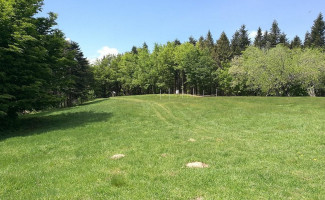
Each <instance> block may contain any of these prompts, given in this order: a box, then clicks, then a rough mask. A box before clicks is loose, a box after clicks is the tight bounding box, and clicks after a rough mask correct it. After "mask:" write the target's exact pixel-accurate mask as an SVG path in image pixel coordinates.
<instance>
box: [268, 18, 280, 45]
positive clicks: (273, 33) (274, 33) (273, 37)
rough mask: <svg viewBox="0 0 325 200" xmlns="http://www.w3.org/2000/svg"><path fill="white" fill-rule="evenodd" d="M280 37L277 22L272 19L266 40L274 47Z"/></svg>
mask: <svg viewBox="0 0 325 200" xmlns="http://www.w3.org/2000/svg"><path fill="white" fill-rule="evenodd" d="M280 37H281V30H280V28H279V25H278V22H277V21H276V20H274V21H273V23H272V27H271V29H270V34H269V40H268V41H269V42H270V44H271V46H272V47H275V46H276V45H277V44H279V43H280Z"/></svg>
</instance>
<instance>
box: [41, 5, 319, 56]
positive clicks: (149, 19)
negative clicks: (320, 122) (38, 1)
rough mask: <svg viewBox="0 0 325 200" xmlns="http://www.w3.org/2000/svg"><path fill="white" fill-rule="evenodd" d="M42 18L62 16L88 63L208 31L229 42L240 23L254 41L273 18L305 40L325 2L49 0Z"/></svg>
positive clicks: (290, 34) (63, 24) (291, 35)
mask: <svg viewBox="0 0 325 200" xmlns="http://www.w3.org/2000/svg"><path fill="white" fill-rule="evenodd" d="M44 4H45V5H44V8H43V13H42V14H41V15H43V14H46V13H48V12H50V11H52V12H55V13H58V15H59V18H58V24H59V28H60V29H61V30H63V32H64V33H66V37H67V38H71V39H72V40H74V41H78V43H80V46H81V48H82V50H83V52H84V53H85V55H86V57H88V58H89V59H95V58H97V57H99V56H100V55H104V54H107V53H113V54H116V53H123V52H125V51H130V50H131V48H132V46H133V45H136V46H140V45H142V44H143V42H146V43H147V44H148V45H149V48H150V49H152V48H153V46H154V43H161V44H164V43H166V42H167V41H173V40H174V39H176V38H177V39H179V40H180V41H181V42H183V41H187V40H188V38H189V36H191V35H192V36H193V37H194V38H195V39H198V38H199V37H200V36H201V35H203V36H205V35H206V33H207V32H208V30H211V33H212V35H213V37H214V39H215V40H216V39H217V38H219V36H220V34H221V33H222V31H224V32H225V33H226V34H227V36H228V37H229V38H230V37H231V36H232V35H233V34H234V33H235V31H236V30H237V29H239V28H240V26H241V25H242V24H245V25H246V27H247V29H248V30H249V33H250V36H251V37H254V36H255V34H256V31H257V29H258V27H259V26H260V27H261V28H262V30H263V31H264V30H269V29H270V27H271V24H272V22H273V20H275V19H276V20H277V21H278V23H279V27H280V28H281V30H283V31H284V32H285V33H286V34H287V37H288V38H289V39H290V40H291V39H293V38H294V36H295V35H298V36H299V37H300V38H304V35H305V33H306V31H307V30H310V27H311V26H312V23H313V20H314V19H315V18H316V17H317V15H318V14H319V13H320V12H322V13H325V1H323V0H309V1H305V0H286V1H283V0H274V1H267V0H246V1H242V0H230V1H213V0H202V1H187V0H177V1H172V0H164V1H149V0H139V1H132V0H127V1H125V0H124V1H117V0H112V1H106V0H96V1H92V0H83V1H78V0H69V1H65V0H55V1H52V0H45V1H44Z"/></svg>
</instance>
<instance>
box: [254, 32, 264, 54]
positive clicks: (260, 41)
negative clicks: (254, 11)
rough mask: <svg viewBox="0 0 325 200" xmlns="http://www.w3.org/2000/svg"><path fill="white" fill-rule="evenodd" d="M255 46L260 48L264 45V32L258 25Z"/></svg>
mask: <svg viewBox="0 0 325 200" xmlns="http://www.w3.org/2000/svg"><path fill="white" fill-rule="evenodd" d="M254 46H255V47H258V48H260V49H261V48H262V47H263V33H262V29H261V27H258V29H257V35H256V37H255V40H254Z"/></svg>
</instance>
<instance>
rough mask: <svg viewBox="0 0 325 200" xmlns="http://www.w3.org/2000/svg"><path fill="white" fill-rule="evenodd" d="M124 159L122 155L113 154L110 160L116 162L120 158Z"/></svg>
mask: <svg viewBox="0 0 325 200" xmlns="http://www.w3.org/2000/svg"><path fill="white" fill-rule="evenodd" d="M123 157H125V155H124V154H115V155H114V156H112V157H111V158H112V159H114V160H117V159H120V158H123Z"/></svg>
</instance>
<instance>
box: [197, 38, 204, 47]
mask: <svg viewBox="0 0 325 200" xmlns="http://www.w3.org/2000/svg"><path fill="white" fill-rule="evenodd" d="M197 46H198V47H199V48H200V49H204V37H203V36H200V38H199V41H198V42H197Z"/></svg>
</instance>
